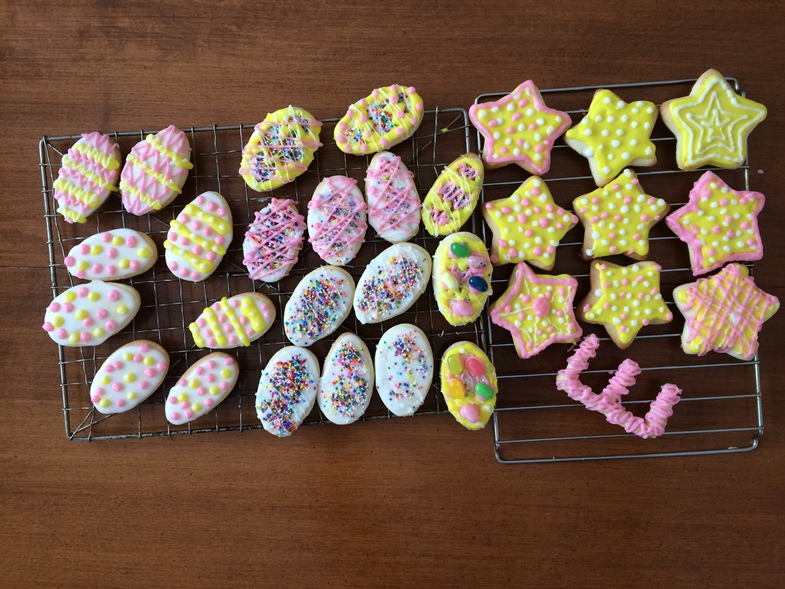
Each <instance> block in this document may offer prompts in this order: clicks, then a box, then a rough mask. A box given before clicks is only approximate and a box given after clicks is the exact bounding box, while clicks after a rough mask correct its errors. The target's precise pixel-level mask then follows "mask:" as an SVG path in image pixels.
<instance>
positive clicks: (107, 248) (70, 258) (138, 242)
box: [63, 228, 158, 282]
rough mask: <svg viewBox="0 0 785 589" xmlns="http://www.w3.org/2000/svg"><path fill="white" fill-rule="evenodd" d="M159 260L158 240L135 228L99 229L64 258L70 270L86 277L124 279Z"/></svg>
mask: <svg viewBox="0 0 785 589" xmlns="http://www.w3.org/2000/svg"><path fill="white" fill-rule="evenodd" d="M157 260H158V248H157V247H156V245H155V242H154V241H153V240H152V239H150V237H148V236H147V235H145V234H144V233H140V232H139V231H134V230H133V229H125V228H123V229H112V230H110V231H103V232H101V233H96V234H95V235H91V236H90V237H88V238H87V239H85V240H84V241H83V242H82V243H80V244H79V245H75V246H74V247H72V248H71V250H70V251H69V252H68V255H67V256H66V257H65V260H63V262H64V263H65V267H66V268H68V272H69V273H70V274H71V275H73V276H76V277H77V278H82V279H86V280H104V281H106V282H109V281H112V280H124V279H126V278H131V277H132V276H137V275H139V274H143V273H145V272H147V271H148V270H149V269H150V268H152V267H153V266H154V265H155V262H156V261H157Z"/></svg>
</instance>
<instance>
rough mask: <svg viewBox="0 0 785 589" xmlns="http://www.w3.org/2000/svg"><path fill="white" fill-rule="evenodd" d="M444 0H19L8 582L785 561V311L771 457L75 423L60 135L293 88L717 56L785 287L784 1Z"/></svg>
mask: <svg viewBox="0 0 785 589" xmlns="http://www.w3.org/2000/svg"><path fill="white" fill-rule="evenodd" d="M423 4H432V6H421V3H420V2H406V3H399V4H395V3H389V4H387V3H384V4H379V3H360V2H351V3H349V2H347V3H345V4H344V3H340V2H328V1H315V2H311V3H303V4H302V5H300V6H296V5H295V3H291V2H277V1H269V2H265V3H257V4H248V3H239V2H226V3H214V2H210V3H207V2H185V1H178V2H171V3H160V5H159V3H153V2H129V3H100V2H98V3H96V2H74V3H58V4H50V3H39V2H32V1H24V0H18V1H13V0H9V1H6V2H3V3H2V5H0V26H2V34H1V35H0V84H1V86H0V87H1V88H2V90H1V91H0V124H2V130H0V133H2V138H3V141H2V143H1V144H0V153H1V154H2V155H1V156H0V178H1V179H2V199H3V203H4V204H3V207H2V210H3V214H2V217H0V227H2V230H0V293H1V295H2V307H1V308H0V329H1V330H2V334H3V337H2V351H3V353H2V355H1V356H0V371H1V372H0V374H2V383H3V386H2V392H0V395H1V396H2V401H3V405H2V411H0V432H2V434H1V435H2V444H1V445H0V496H1V497H2V509H1V510H0V586H2V587H34V586H62V587H78V586H98V587H124V586H129V587H130V586H143V587H164V586H165V587H197V586H213V587H215V586H226V587H240V586H251V585H253V586H261V587H266V586H279V587H323V586H324V587H332V586H365V587H370V586H379V587H382V586H390V587H393V586H395V587H437V586H439V587H441V586H488V587H507V586H511V587H519V586H546V587H558V586H562V587H576V586H588V587H622V586H624V587H629V586H643V587H742V586H745V587H746V586H751V585H755V586H760V587H782V586H783V584H785V580H784V579H785V556H784V555H785V541H784V538H785V532H784V531H783V530H785V396H784V395H783V391H782V388H783V387H782V379H783V376H785V364H783V363H782V362H781V361H780V359H779V357H778V356H777V353H778V352H777V349H778V348H779V347H781V342H779V341H778V335H779V334H780V333H781V331H782V330H783V328H785V312H780V314H779V315H777V316H775V317H774V318H773V319H772V320H771V321H770V322H769V324H767V325H766V327H765V328H764V331H763V334H762V336H761V351H760V358H761V366H762V387H763V392H764V394H763V409H764V411H763V414H764V423H765V435H764V436H763V438H762V440H761V443H760V447H759V448H758V449H757V450H755V451H753V452H748V453H738V454H721V455H713V456H700V457H680V458H659V459H635V460H615V461H599V462H597V461H595V462H577V463H560V464H538V465H516V466H505V465H500V464H498V463H497V462H496V460H495V459H494V454H493V432H492V431H491V430H490V428H489V429H486V430H485V431H483V432H480V433H474V434H472V433H470V432H467V431H465V430H464V429H463V428H461V427H459V426H457V424H456V423H455V422H454V421H453V419H452V418H451V417H450V416H449V415H444V414H442V415H439V416H423V417H419V418H414V419H394V420H390V421H369V422H364V423H358V424H355V425H352V426H349V427H344V428H339V427H336V426H324V427H303V428H301V430H299V431H298V432H296V434H295V435H294V436H292V437H291V438H289V439H284V440H276V439H275V438H273V437H271V436H269V435H268V434H266V433H265V432H263V431H260V430H254V431H250V432H242V433H239V432H229V433H224V432H222V433H220V434H219V433H213V434H200V435H193V436H177V437H172V438H167V437H164V438H154V439H142V440H138V439H131V440H110V441H98V442H89V443H86V442H72V441H68V440H67V439H66V436H65V435H64V432H63V423H62V404H61V396H60V389H59V373H58V364H57V358H58V356H57V348H56V346H55V345H54V344H53V343H52V342H51V341H50V340H49V338H48V337H47V336H46V334H45V333H44V332H43V331H42V330H41V328H40V324H41V317H42V315H43V310H44V308H45V307H46V306H47V304H48V302H49V301H50V300H51V294H52V291H51V288H50V279H49V270H48V263H49V259H48V253H47V247H46V233H45V226H44V221H43V206H42V199H41V192H40V174H39V165H38V164H39V160H38V149H37V147H38V141H39V140H40V138H41V137H42V136H43V135H50V136H52V135H70V134H75V133H81V132H88V131H92V130H96V129H100V130H102V131H114V130H118V131H123V130H135V129H140V128H145V129H156V128H161V127H163V126H166V125H168V124H170V123H174V124H177V125H179V126H181V127H189V126H201V125H212V124H238V123H255V122H258V121H259V120H261V119H262V118H263V116H264V115H265V114H266V113H267V112H269V111H272V110H275V109H277V108H280V107H281V106H285V105H288V104H290V103H291V104H296V105H302V106H304V107H307V108H310V109H312V110H313V111H315V112H317V113H318V115H319V116H323V117H331V116H340V115H342V114H343V112H344V111H345V109H346V107H347V105H348V104H350V103H351V102H354V101H355V100H357V99H359V98H360V97H362V96H365V95H366V94H368V93H369V91H370V90H371V89H372V88H375V87H378V86H382V85H386V84H389V83H392V82H401V83H405V84H410V85H414V86H416V87H417V89H418V91H419V92H420V94H421V95H422V96H423V97H424V99H425V101H426V103H427V105H429V106H433V105H439V106H440V107H441V108H451V107H461V108H468V106H469V105H470V104H471V103H472V102H473V100H474V97H475V96H476V95H478V94H480V93H482V92H488V91H505V90H510V89H512V88H513V87H515V86H516V85H517V84H518V83H520V82H521V81H523V80H525V79H533V80H535V82H536V83H537V84H538V86H539V87H540V88H554V87H567V86H576V85H584V84H614V83H627V82H635V81H644V80H667V79H681V78H695V77H697V76H699V75H700V74H701V73H702V72H703V71H704V70H706V69H707V68H709V67H714V68H716V69H718V70H719V71H721V72H723V73H724V74H725V75H728V76H735V77H737V78H738V79H739V80H740V81H741V82H742V85H743V87H744V89H745V90H746V92H747V94H748V96H750V97H751V98H754V99H755V100H758V101H760V102H763V103H764V104H766V105H767V106H768V108H769V116H768V119H767V120H766V121H765V122H764V123H763V124H761V125H760V127H759V128H758V129H757V130H756V131H755V132H754V133H753V134H752V136H751V138H750V146H751V151H752V153H753V154H754V161H755V163H754V167H755V171H756V172H757V173H755V174H754V177H753V179H752V180H753V188H754V189H756V190H759V191H761V192H764V193H765V194H766V195H767V197H768V200H767V205H766V210H765V211H764V214H763V215H762V217H761V231H762V235H763V239H764V242H765V250H766V256H765V258H764V259H763V260H762V261H761V262H759V263H758V264H757V266H756V269H755V275H756V281H757V283H758V284H759V285H760V286H761V287H763V288H764V289H766V290H767V291H768V292H771V293H772V294H774V295H777V296H779V297H780V298H781V299H783V297H785V278H784V277H783V276H784V275H783V272H782V270H781V269H782V267H783V264H785V225H784V224H783V223H782V218H783V217H782V215H783V213H785V204H783V203H785V199H784V198H783V196H782V195H781V194H779V193H780V192H782V187H783V185H785V167H784V166H783V165H782V162H781V157H782V144H781V138H782V136H783V122H784V118H783V112H785V93H784V92H783V90H784V89H785V88H784V87H783V84H782V81H781V80H782V79H781V77H780V76H781V75H782V72H783V69H784V68H783V66H785V59H783V55H785V45H784V44H783V38H784V37H785V5H784V4H783V3H781V2H758V3H743V2H735V1H730V0H714V1H712V2H708V1H698V2H659V1H656V2H655V1H652V2H648V3H643V4H640V3H639V4H637V5H635V7H634V8H633V7H631V6H630V7H628V8H620V7H618V6H617V4H621V3H614V2H586V3H575V5H571V4H570V3H568V2H561V1H557V2H542V3H537V4H535V3H531V2H526V3H524V2H520V3H516V2H511V3H502V2H500V3H494V4H490V3H481V2H475V3H471V4H468V3H467V4H459V3H450V2H439V3H435V2H434V3H423ZM758 170H760V171H759V172H758ZM606 345H610V344H606ZM632 350H635V348H634V347H633V348H632ZM561 353H562V356H563V357H564V358H566V355H567V348H566V347H565V348H563V350H562V352H561ZM677 410H678V407H677Z"/></svg>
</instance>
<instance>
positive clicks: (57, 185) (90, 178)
mask: <svg viewBox="0 0 785 589" xmlns="http://www.w3.org/2000/svg"><path fill="white" fill-rule="evenodd" d="M119 176H120V146H119V145H117V143H115V142H114V141H113V140H112V138H111V137H109V135H102V134H101V133H99V132H97V131H95V132H93V133H85V134H83V135H82V137H81V139H79V140H78V141H77V142H76V143H74V144H73V145H72V146H71V148H70V149H69V150H68V152H67V153H66V154H65V155H64V156H63V165H62V167H61V168H60V169H59V170H58V171H57V180H55V181H54V184H53V185H52V188H53V189H54V198H55V200H56V201H57V203H58V205H59V206H58V207H57V212H58V213H60V214H61V215H63V218H64V219H65V220H66V221H68V222H69V223H84V222H85V221H87V217H89V216H90V215H92V214H93V213H94V212H95V210H96V209H97V208H98V207H100V206H101V205H102V204H103V203H104V201H105V200H106V199H107V198H108V197H109V195H110V194H111V193H112V192H117V191H118V190H119V188H118V187H117V186H116V184H117V179H118V177H119Z"/></svg>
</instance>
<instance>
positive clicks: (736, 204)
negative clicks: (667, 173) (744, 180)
mask: <svg viewBox="0 0 785 589" xmlns="http://www.w3.org/2000/svg"><path fill="white" fill-rule="evenodd" d="M765 202H766V197H764V196H763V195H762V194H761V193H760V192H752V191H750V190H733V189H732V188H731V187H730V186H728V185H727V184H725V182H723V180H722V179H721V178H720V177H719V176H717V175H716V174H714V172H706V173H705V174H703V176H701V177H700V179H699V180H698V181H697V182H696V183H695V185H694V186H693V187H692V190H691V191H690V200H689V202H688V203H687V204H686V205H684V206H683V207H681V208H680V209H678V210H677V211H676V212H674V213H671V214H670V215H668V217H667V218H666V219H665V222H666V223H667V224H668V227H670V228H671V229H672V230H673V232H674V233H675V234H676V235H678V236H679V239H681V240H682V241H683V242H684V243H686V244H687V245H688V246H689V248H690V265H691V266H692V273H693V274H695V275H696V276H698V275H699V274H706V273H707V272H711V271H712V270H714V269H715V268H719V267H720V266H722V265H723V264H725V263H726V262H733V261H752V260H760V259H761V258H762V257H763V242H762V241H761V237H760V231H759V230H758V213H760V211H761V209H763V205H764V204H765Z"/></svg>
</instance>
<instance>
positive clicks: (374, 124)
mask: <svg viewBox="0 0 785 589" xmlns="http://www.w3.org/2000/svg"><path fill="white" fill-rule="evenodd" d="M423 114H424V110H423V103H422V98H420V95H419V94H417V91H416V90H415V89H414V87H413V86H410V87H408V88H407V87H406V86H402V85H400V84H393V85H391V86H386V87H384V88H377V89H376V90H374V91H373V92H371V94H370V95H368V96H366V97H365V98H361V99H360V100H358V101H357V102H355V103H354V104H352V105H351V106H350V107H349V110H347V111H346V114H345V115H344V117H343V118H342V119H341V120H340V121H338V124H337V125H336V126H335V143H336V145H338V148H339V149H340V150H341V151H343V152H345V153H353V154H358V155H362V154H366V153H376V152H377V151H381V150H382V149H389V148H390V147H392V146H393V145H397V144H398V143H400V142H401V141H403V140H405V139H408V138H409V137H411V136H412V135H414V133H415V131H417V129H418V128H419V126H420V123H422V119H423Z"/></svg>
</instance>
